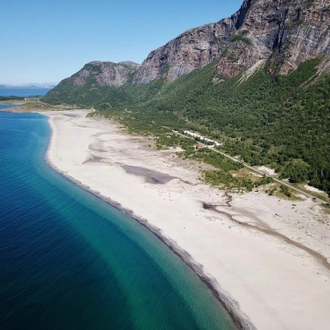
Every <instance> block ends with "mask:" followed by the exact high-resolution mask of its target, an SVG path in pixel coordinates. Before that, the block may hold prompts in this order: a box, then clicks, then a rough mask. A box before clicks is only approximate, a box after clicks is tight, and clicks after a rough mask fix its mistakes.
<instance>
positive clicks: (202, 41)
mask: <svg viewBox="0 0 330 330" xmlns="http://www.w3.org/2000/svg"><path fill="white" fill-rule="evenodd" d="M237 19H238V15H237V14H235V15H233V16H232V17H230V18H226V19H223V20H221V21H219V22H218V23H213V24H208V25H204V26H200V27H198V28H195V29H191V30H188V31H186V32H184V33H182V34H181V35H179V36H178V37H177V38H175V39H173V40H171V41H170V42H168V43H167V44H166V45H164V46H162V47H160V48H158V49H156V50H154V51H152V52H151V53H150V54H149V55H148V57H147V58H146V59H145V60H144V61H143V63H142V65H141V67H140V69H139V70H138V72H137V74H136V76H135V78H134V82H135V83H141V84H147V83H149V82H150V81H152V80H154V79H156V78H160V77H163V78H165V79H166V80H168V81H172V80H174V79H175V78H177V77H180V76H182V75H184V74H187V73H189V72H191V71H192V70H194V69H197V68H200V67H203V66H205V65H207V64H209V63H210V62H213V61H214V60H216V59H217V57H219V55H220V54H221V53H222V52H223V51H224V49H225V48H226V46H227V44H228V42H230V38H231V37H232V36H233V35H234V33H235V32H236V27H235V25H236V23H237Z"/></svg>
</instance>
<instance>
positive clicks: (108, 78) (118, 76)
mask: <svg viewBox="0 0 330 330" xmlns="http://www.w3.org/2000/svg"><path fill="white" fill-rule="evenodd" d="M139 67H140V65H139V64H137V63H134V62H129V61H127V62H119V63H113V62H100V61H95V62H90V63H88V64H86V65H85V66H84V67H83V68H82V69H81V70H80V71H78V72H77V73H75V74H74V75H72V76H71V77H69V78H66V79H64V80H62V81H61V82H60V83H59V84H58V85H57V86H56V87H55V88H54V89H52V90H51V91H50V92H49V93H48V94H47V95H46V96H45V97H44V98H43V101H44V102H48V103H52V104H57V103H69V104H76V105H83V106H90V105H92V104H93V103H94V102H95V101H97V100H99V99H101V98H102V97H103V96H104V95H105V94H106V93H107V92H108V91H109V89H110V88H111V87H120V86H122V85H123V84H124V83H125V82H126V81H127V80H128V79H131V77H132V75H134V73H135V72H136V70H137V69H138V68H139Z"/></svg>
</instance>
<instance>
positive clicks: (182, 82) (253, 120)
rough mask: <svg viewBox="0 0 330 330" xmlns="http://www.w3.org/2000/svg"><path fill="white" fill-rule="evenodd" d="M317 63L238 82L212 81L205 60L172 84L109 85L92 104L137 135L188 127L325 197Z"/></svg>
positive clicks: (329, 103)
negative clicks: (307, 186)
mask: <svg viewBox="0 0 330 330" xmlns="http://www.w3.org/2000/svg"><path fill="white" fill-rule="evenodd" d="M320 61H321V59H313V60H310V61H307V62H305V63H303V64H301V65H300V66H299V67H298V69H297V70H295V71H293V72H291V73H290V74H289V75H287V76H278V75H275V76H272V75H269V74H268V73H267V72H268V70H267V69H268V67H264V68H261V69H259V70H258V71H257V72H256V73H254V74H253V75H252V76H251V77H250V78H249V79H247V80H246V81H244V82H240V78H241V76H238V77H235V78H232V79H223V77H219V76H217V75H216V73H215V64H212V63H211V64H210V65H208V66H206V67H204V68H202V69H199V70H195V71H193V72H191V73H190V74H187V75H185V76H182V77H180V78H178V79H176V80H175V81H173V82H171V83H166V82H164V81H163V80H156V81H153V82H151V83H149V84H147V85H136V84H132V83H130V82H128V83H126V84H125V85H123V86H122V87H120V88H111V90H110V92H109V93H108V94H106V95H105V96H104V97H103V99H102V100H101V101H99V102H97V103H94V105H95V106H96V107H97V109H99V111H101V112H102V113H103V114H104V115H105V116H114V117H116V118H117V119H118V120H120V121H121V122H123V123H125V124H126V125H128V126H129V127H130V128H131V129H134V130H137V131H140V132H148V133H153V134H160V133H161V132H164V131H165V132H166V131H170V130H171V129H189V130H194V131H196V132H199V133H201V134H202V135H206V136H209V137H211V138H215V139H217V140H220V141H223V142H225V146H224V147H223V149H224V150H225V151H226V152H228V153H230V154H232V155H240V156H241V158H242V160H244V161H245V162H247V163H249V164H251V165H269V166H271V167H273V168H276V170H277V171H278V172H280V173H281V177H283V178H290V180H291V181H292V182H305V181H310V183H311V184H312V185H313V186H316V187H318V188H320V189H322V190H325V191H327V192H328V193H330V129H329V128H330V111H329V110H330V76H329V75H327V76H324V77H318V75H315V73H316V72H317V69H316V66H317V65H318V64H319V63H320ZM215 78H217V79H216V80H215ZM215 82H216V83H215Z"/></svg>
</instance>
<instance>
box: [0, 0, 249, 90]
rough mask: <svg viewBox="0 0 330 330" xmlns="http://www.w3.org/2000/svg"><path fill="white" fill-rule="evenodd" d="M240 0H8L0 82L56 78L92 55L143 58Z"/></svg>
mask: <svg viewBox="0 0 330 330" xmlns="http://www.w3.org/2000/svg"><path fill="white" fill-rule="evenodd" d="M242 2H243V0H231V1H228V0H226V1H225V0H223V1H222V0H204V1H196V0H176V1H175V0H168V1H155V0H152V1H151V0H140V1H132V0H122V1H118V0H117V1H113V0H108V1H106V0H51V1H47V0H28V1H27V0H11V1H3V2H2V3H1V5H0V9H1V16H0V17H1V29H0V40H1V45H2V47H1V51H0V84H4V83H7V84H23V83H30V82H33V83H43V82H59V81H60V80H62V79H64V78H66V77H69V76H71V75H72V74H74V73H75V72H77V71H78V70H79V69H81V68H82V67H83V65H84V64H86V63H87V62H90V61H94V60H100V61H112V62H120V61H125V60H130V61H134V62H137V63H142V61H143V60H144V59H145V58H146V57H147V55H148V54H149V52H150V51H152V50H153V49H155V48H158V47H160V46H162V45H164V44H165V43H167V42H168V41H169V40H171V39H173V38H175V37H176V36H178V35H179V34H180V33H182V32H184V31H185V30H188V29H190V28H193V27H197V26H200V25H203V24H207V23H212V22H217V21H219V20H220V19H222V18H224V17H227V16H230V15H231V14H233V13H234V12H235V11H237V10H238V9H239V7H240V5H241V4H242Z"/></svg>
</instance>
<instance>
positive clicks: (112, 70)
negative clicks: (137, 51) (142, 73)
mask: <svg viewBox="0 0 330 330" xmlns="http://www.w3.org/2000/svg"><path fill="white" fill-rule="evenodd" d="M139 67H140V64H137V63H134V62H128V61H127V62H119V63H113V62H100V61H95V62H90V63H87V64H86V65H85V66H84V67H83V68H82V69H81V70H80V71H78V72H77V73H76V74H74V75H73V76H71V77H70V78H67V79H68V80H71V82H72V84H73V85H74V86H83V85H85V84H86V82H87V80H88V79H93V80H94V84H95V87H97V86H102V87H103V86H116V87H119V86H121V85H123V84H124V83H125V82H126V81H127V79H128V77H129V75H131V74H132V73H135V72H136V70H137V69H138V68H139Z"/></svg>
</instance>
